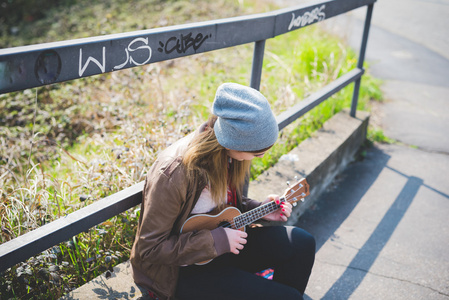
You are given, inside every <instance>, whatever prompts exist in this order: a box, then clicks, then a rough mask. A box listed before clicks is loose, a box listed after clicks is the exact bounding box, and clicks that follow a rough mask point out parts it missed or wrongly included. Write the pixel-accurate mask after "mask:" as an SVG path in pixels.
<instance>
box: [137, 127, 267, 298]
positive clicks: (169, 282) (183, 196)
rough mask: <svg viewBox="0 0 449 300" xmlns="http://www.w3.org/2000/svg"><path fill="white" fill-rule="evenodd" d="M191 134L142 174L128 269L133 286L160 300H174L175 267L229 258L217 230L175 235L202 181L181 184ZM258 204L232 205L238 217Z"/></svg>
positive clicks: (242, 201) (200, 178) (244, 201)
mask: <svg viewBox="0 0 449 300" xmlns="http://www.w3.org/2000/svg"><path fill="white" fill-rule="evenodd" d="M194 134H195V133H193V134H191V135H189V136H187V137H185V138H183V139H181V140H179V141H177V142H176V143H175V144H173V145H171V146H170V147H168V148H167V149H166V150H164V151H163V152H162V153H161V154H160V155H159V157H158V159H157V160H156V162H155V163H154V164H153V166H152V167H151V169H150V171H149V172H148V174H147V177H146V181H145V187H144V190H143V198H142V204H141V211H140V219H139V225H138V228H137V233H136V239H135V241H134V246H133V249H132V251H131V264H132V270H133V277H134V281H135V282H136V284H138V285H140V286H141V287H144V288H145V289H147V290H151V291H152V292H154V293H155V294H156V295H157V296H158V297H159V298H160V299H174V295H175V290H176V285H177V279H178V270H179V267H180V266H183V265H190V264H194V263H196V262H201V261H206V260H209V259H213V258H215V257H217V256H219V255H221V254H223V253H226V252H229V251H230V250H229V242H228V239H227V236H226V233H225V231H224V229H223V228H217V229H214V230H212V231H211V230H200V231H197V232H187V233H182V234H180V230H181V227H182V225H183V224H184V222H185V221H186V220H187V218H188V217H189V215H190V212H191V211H192V209H193V207H194V206H195V204H196V202H197V200H198V198H199V196H200V194H201V192H202V190H203V189H204V187H205V186H206V180H205V178H204V177H203V176H198V177H197V178H195V179H194V180H188V179H187V178H186V173H185V168H184V165H183V164H182V155H183V153H185V151H186V149H187V146H188V144H189V143H190V141H191V140H192V137H193V136H194ZM258 205H260V202H259V201H255V200H251V199H248V198H245V197H243V199H238V206H239V208H240V209H241V211H247V210H249V209H252V208H254V207H256V206H258Z"/></svg>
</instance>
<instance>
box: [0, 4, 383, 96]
mask: <svg viewBox="0 0 449 300" xmlns="http://www.w3.org/2000/svg"><path fill="white" fill-rule="evenodd" d="M375 1H376V0H328V1H316V2H312V4H310V3H308V4H303V5H300V6H296V7H292V8H288V9H282V10H277V11H274V12H269V13H264V14H256V15H251V16H244V17H235V18H228V19H221V20H214V21H207V22H198V23H192V24H187V25H179V26H170V27H164V28H156V29H149V30H141V31H134V32H128V33H121V34H112V35H105V36H97V37H91V38H84V39H76V40H69V41H61V42H53V43H45V44H39V45H31V46H23V47H14V48H7V49H0V94H3V93H8V92H13V91H18V90H24V89H27V88H33V87H38V86H42V85H47V84H52V83H56V82H63V81H67V80H72V79H78V78H82V77H87V76H92V75H97V74H102V73H106V72H112V71H118V70H122V69H125V68H132V67H136V66H140V65H146V64H151V63H154V62H159V61H164V60H171V59H174V58H178V57H183V56H188V55H193V54H197V53H202V52H207V51H213V50H217V49H222V48H228V47H233V46H237V45H242V44H246V43H251V42H256V41H262V40H266V39H268V38H273V37H275V36H277V35H280V34H284V33H287V32H290V31H292V30H296V29H299V28H302V27H305V26H308V25H311V24H314V23H317V22H320V21H323V20H325V19H329V18H331V17H334V16H336V15H339V14H342V13H345V12H347V11H350V10H352V9H355V8H358V7H362V6H365V5H369V4H372V3H374V2H375Z"/></svg>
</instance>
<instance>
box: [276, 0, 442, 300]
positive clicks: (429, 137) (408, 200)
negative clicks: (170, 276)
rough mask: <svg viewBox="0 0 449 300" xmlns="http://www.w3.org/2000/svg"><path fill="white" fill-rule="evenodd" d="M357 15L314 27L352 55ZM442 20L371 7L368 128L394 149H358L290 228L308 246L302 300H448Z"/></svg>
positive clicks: (435, 13) (388, 3)
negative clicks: (374, 89) (372, 92)
mask: <svg viewBox="0 0 449 300" xmlns="http://www.w3.org/2000/svg"><path fill="white" fill-rule="evenodd" d="M282 2H283V3H284V5H285V6H290V5H295V4H298V3H302V2H306V1H282ZM365 14H366V8H362V9H359V10H356V11H354V12H352V13H350V14H349V15H345V16H341V17H337V18H332V19H330V20H326V21H325V22H324V26H326V27H327V28H328V29H329V30H331V29H332V30H334V32H335V33H336V34H338V35H340V36H342V37H343V38H344V39H346V40H347V42H348V43H349V44H350V45H351V46H352V47H353V48H354V49H358V47H359V44H360V41H361V32H362V28H363V23H364V21H363V19H364V17H365ZM448 16H449V1H448V0H427V1H426V0H395V1H392V0H379V1H378V2H377V3H376V4H375V6H374V12H373V20H372V27H371V30H370V36H369V42H368V49H367V53H366V59H367V62H368V63H369V65H370V73H371V74H373V75H374V76H375V77H377V78H380V79H382V80H383V85H382V89H383V92H384V96H385V102H384V103H382V104H380V105H376V106H375V107H373V111H372V117H371V121H370V123H372V124H373V125H375V126H377V127H379V128H382V130H383V132H384V133H385V135H386V136H388V137H390V138H392V139H395V140H397V141H398V143H396V144H390V145H385V144H376V145H374V146H373V147H371V148H368V149H364V150H363V151H362V152H363V155H361V156H360V157H359V159H358V160H356V161H354V162H353V163H352V164H350V165H349V166H348V167H347V169H346V170H345V171H344V172H343V173H342V174H341V175H339V176H338V177H337V179H336V180H335V182H334V183H333V184H332V186H331V187H330V188H329V189H328V191H326V192H325V193H324V194H323V195H322V196H321V197H320V199H318V201H317V203H316V205H315V206H314V207H312V209H310V210H308V211H307V212H306V213H305V214H304V215H303V216H302V217H301V219H300V220H299V222H298V224H297V225H298V226H300V227H303V228H305V229H306V230H308V231H309V232H311V233H312V234H313V235H314V236H315V237H316V240H317V252H316V262H315V266H314V268H313V271H312V275H311V278H310V282H309V286H308V288H307V290H306V296H305V298H306V299H449V218H448V216H449V175H448V174H449V18H448Z"/></svg>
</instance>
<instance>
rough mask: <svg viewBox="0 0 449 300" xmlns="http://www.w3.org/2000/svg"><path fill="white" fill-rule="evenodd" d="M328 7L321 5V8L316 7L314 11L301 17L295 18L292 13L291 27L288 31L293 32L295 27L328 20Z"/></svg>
mask: <svg viewBox="0 0 449 300" xmlns="http://www.w3.org/2000/svg"><path fill="white" fill-rule="evenodd" d="M325 8H326V5H321V7H319V8H318V7H316V8H314V9H313V10H312V11H308V12H306V13H304V14H303V15H301V16H297V17H296V16H295V13H292V20H291V21H290V25H289V26H288V30H291V29H292V28H293V27H303V26H306V25H309V24H312V23H313V22H315V21H318V22H319V21H322V20H324V19H325V18H326V14H325V13H324V9H325Z"/></svg>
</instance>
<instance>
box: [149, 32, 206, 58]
mask: <svg viewBox="0 0 449 300" xmlns="http://www.w3.org/2000/svg"><path fill="white" fill-rule="evenodd" d="M192 35H193V34H192V33H191V32H190V33H189V34H187V35H183V34H181V37H179V38H178V37H176V36H172V37H171V38H169V39H168V40H167V41H166V42H165V43H163V42H161V41H159V46H160V47H159V48H158V49H157V50H158V51H159V52H161V53H162V52H165V54H170V53H172V52H173V51H175V50H176V51H177V52H178V53H186V52H187V50H189V49H190V48H193V50H195V51H196V50H198V49H199V48H200V47H201V45H202V44H203V43H204V42H205V41H206V40H207V39H208V38H210V37H212V34H209V35H203V34H202V33H198V34H197V35H196V36H195V37H192Z"/></svg>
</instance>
